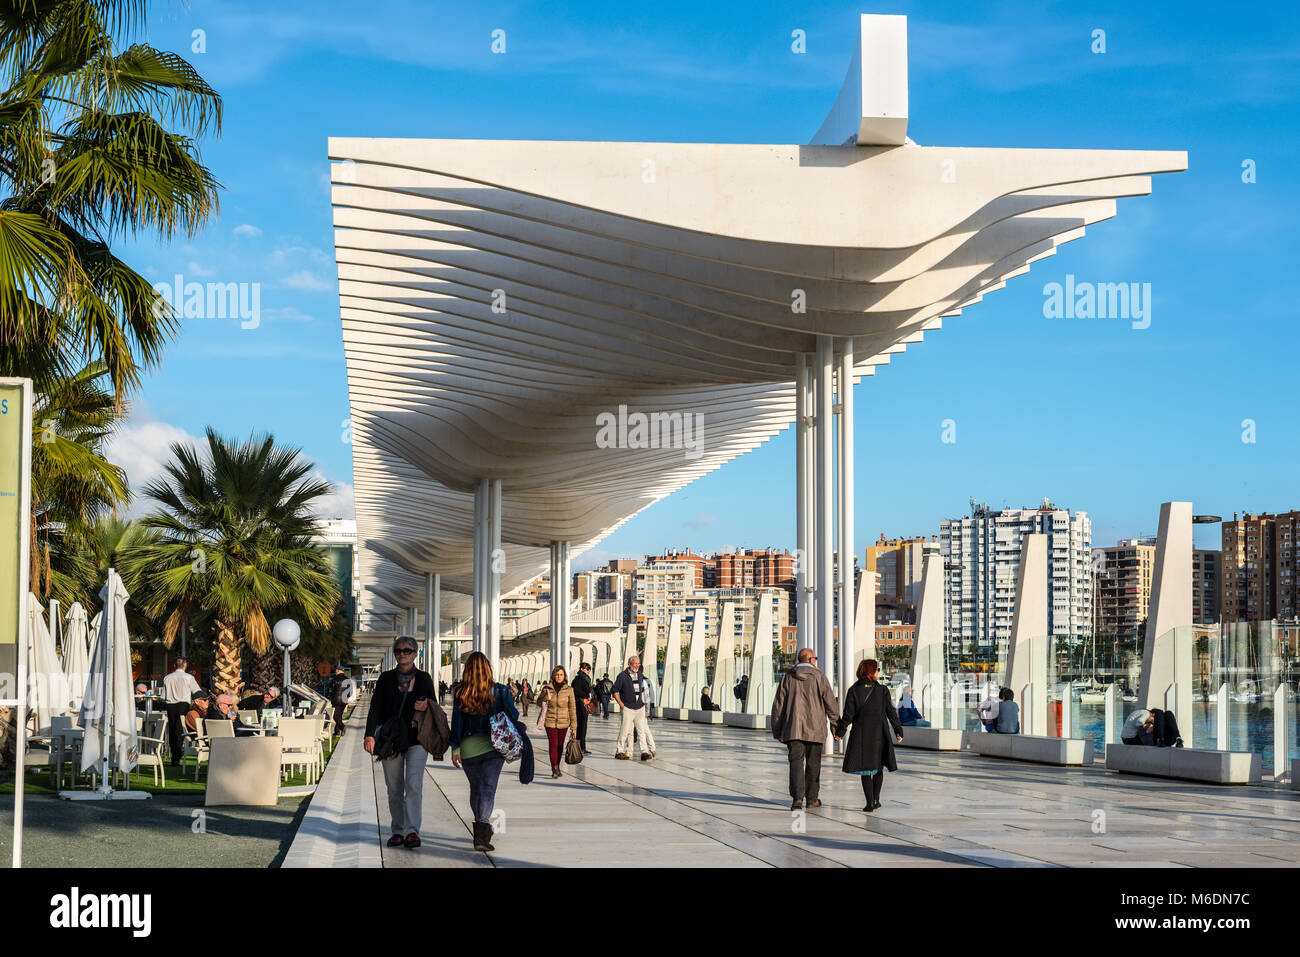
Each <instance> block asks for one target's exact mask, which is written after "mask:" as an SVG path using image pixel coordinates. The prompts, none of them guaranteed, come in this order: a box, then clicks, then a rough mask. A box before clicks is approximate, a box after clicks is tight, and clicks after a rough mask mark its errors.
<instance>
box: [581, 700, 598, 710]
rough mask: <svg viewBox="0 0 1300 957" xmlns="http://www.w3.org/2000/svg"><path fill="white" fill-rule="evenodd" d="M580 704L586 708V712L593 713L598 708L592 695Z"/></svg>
mask: <svg viewBox="0 0 1300 957" xmlns="http://www.w3.org/2000/svg"><path fill="white" fill-rule="evenodd" d="M582 706H583V707H584V708H586V709H587V714H595V713H596V712H597V711H599V710H600V708H599V706H598V705H597V704H596V699H595V698H594V697H591V698H588V699H587V700H586V701H584V702H583V703H582Z"/></svg>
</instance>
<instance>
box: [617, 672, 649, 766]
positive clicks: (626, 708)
mask: <svg viewBox="0 0 1300 957" xmlns="http://www.w3.org/2000/svg"><path fill="white" fill-rule="evenodd" d="M649 684H650V683H649V682H648V681H646V678H645V675H643V674H641V659H640V658H638V657H637V656H636V655H633V656H632V657H631V658H629V659H628V660H627V668H626V670H624V671H621V672H619V676H618V680H617V681H615V682H614V700H615V701H617V702H618V706H619V707H620V708H622V709H623V723H622V725H621V726H620V727H619V729H618V751H617V753H615V755H614V757H616V758H618V759H619V760H620V761H630V760H632V755H631V754H629V753H628V749H629V748H631V747H632V732H633V731H635V732H636V733H637V734H638V735H640V737H641V744H642V746H643V747H644V748H645V749H646V750H644V751H642V752H641V760H642V761H649V760H650V759H651V758H653V757H654V756H655V755H656V754H657V753H658V752H656V751H655V739H654V737H653V736H652V735H651V734H650V725H649V723H648V722H647V721H646V717H645V716H646V699H647V698H648V696H649V692H650V688H649Z"/></svg>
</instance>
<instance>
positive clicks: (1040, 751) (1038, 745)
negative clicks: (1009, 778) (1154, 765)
mask: <svg viewBox="0 0 1300 957" xmlns="http://www.w3.org/2000/svg"><path fill="white" fill-rule="evenodd" d="M907 732H908V729H907V728H904V729H903V741H904V742H906V741H907ZM966 746H967V747H968V748H970V750H971V751H973V752H975V753H976V754H982V755H984V756H985V757H989V758H1009V759H1010V760H1012V761H1032V762H1034V763H1036V764H1058V765H1069V766H1080V767H1087V766H1088V765H1090V764H1092V739H1091V738H1055V737H1051V736H1050V735H1046V734H990V733H988V732H986V731H972V732H970V733H969V734H967V735H966ZM1153 750H1154V749H1153Z"/></svg>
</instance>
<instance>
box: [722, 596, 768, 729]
mask: <svg viewBox="0 0 1300 957" xmlns="http://www.w3.org/2000/svg"><path fill="white" fill-rule="evenodd" d="M767 600H768V599H767V597H766V596H763V597H761V598H760V599H759V601H760V602H766V601H767ZM754 617H755V619H756V621H755V624H757V617H758V615H757V613H755V616H754ZM744 643H745V640H744V636H743V635H742V636H741V645H742V646H743V645H744ZM736 680H737V678H736V604H735V602H730V601H728V602H723V603H722V622H721V624H720V625H719V626H718V650H717V652H716V653H715V658H714V663H713V686H712V688H711V689H710V690H712V692H713V694H711V695H710V696H709V697H711V698H712V699H713V703H714V704H716V705H717V706H718V707H719V708H721V709H722V710H723V711H735V710H736V699H735V696H734V695H733V694H732V691H731V689H732V688H734V687H735V685H736Z"/></svg>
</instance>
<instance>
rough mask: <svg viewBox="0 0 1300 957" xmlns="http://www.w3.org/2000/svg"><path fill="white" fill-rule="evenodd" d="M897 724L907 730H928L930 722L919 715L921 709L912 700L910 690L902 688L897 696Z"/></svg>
mask: <svg viewBox="0 0 1300 957" xmlns="http://www.w3.org/2000/svg"><path fill="white" fill-rule="evenodd" d="M898 723H899V724H901V725H903V726H904V727H907V728H928V727H930V722H929V721H926V720H925V718H924V717H923V716H922V715H921V709H920V708H918V707H917V706H916V702H915V701H913V700H912V689H911V688H910V687H904V688H903V691H902V693H901V694H900V695H899V696H898Z"/></svg>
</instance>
